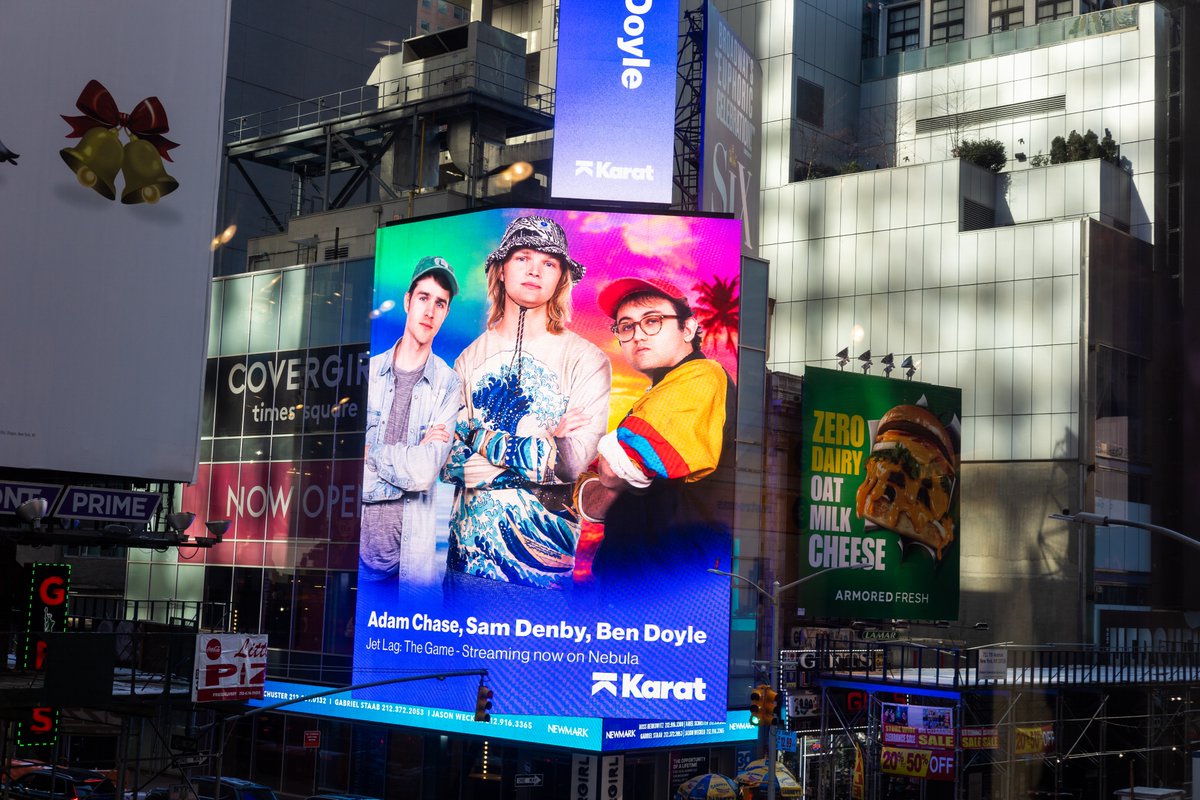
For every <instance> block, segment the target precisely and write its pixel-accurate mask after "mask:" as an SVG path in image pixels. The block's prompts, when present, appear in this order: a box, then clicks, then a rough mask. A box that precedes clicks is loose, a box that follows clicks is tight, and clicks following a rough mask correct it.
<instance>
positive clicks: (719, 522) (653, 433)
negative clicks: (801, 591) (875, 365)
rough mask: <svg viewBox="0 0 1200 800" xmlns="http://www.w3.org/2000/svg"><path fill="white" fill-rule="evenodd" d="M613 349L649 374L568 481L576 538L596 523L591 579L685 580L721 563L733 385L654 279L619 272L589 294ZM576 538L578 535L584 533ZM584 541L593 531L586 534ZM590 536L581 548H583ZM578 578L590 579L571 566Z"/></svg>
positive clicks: (680, 300)
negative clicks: (583, 469)
mask: <svg viewBox="0 0 1200 800" xmlns="http://www.w3.org/2000/svg"><path fill="white" fill-rule="evenodd" d="M597 302H598V304H599V306H600V309H601V310H602V311H603V312H604V313H605V314H606V315H607V316H609V317H611V318H612V320H613V325H612V332H613V333H614V334H615V335H616V337H617V342H618V343H619V344H620V347H621V354H622V355H623V356H624V357H625V360H626V361H627V362H629V365H630V366H632V367H633V368H634V369H636V370H638V371H639V372H641V373H642V374H643V375H645V376H646V377H647V378H649V379H650V388H649V389H647V391H646V394H644V395H642V396H641V397H639V398H638V399H637V400H636V401H634V404H633V406H632V408H630V411H629V413H628V414H627V415H626V417H625V419H623V420H622V421H621V424H620V425H619V426H617V428H616V430H614V431H612V432H610V433H608V434H606V435H605V436H604V437H603V438H602V439H601V440H600V443H599V445H598V450H599V458H597V460H596V463H595V464H594V465H593V467H594V470H593V471H590V472H588V473H585V474H584V475H583V476H582V477H580V479H579V481H578V482H577V484H576V494H575V509H576V511H577V512H578V513H579V514H580V516H581V517H582V519H583V521H584V523H585V524H584V528H585V531H586V532H587V533H591V532H592V531H594V530H595V526H597V525H602V526H603V538H602V541H600V542H599V549H598V550H597V551H596V554H595V559H594V562H593V572H594V574H595V576H596V579H597V580H599V581H601V582H603V583H605V584H608V585H612V584H613V583H616V582H622V581H624V582H625V583H626V585H627V586H629V587H635V588H636V587H637V586H639V585H640V586H644V585H645V583H644V582H645V581H646V580H653V579H656V578H657V579H660V580H661V579H663V578H665V577H666V576H667V575H669V574H670V573H672V572H674V573H676V574H683V575H688V574H692V573H695V572H698V571H701V570H703V569H704V568H706V567H711V566H714V562H715V561H717V560H720V561H721V562H722V563H727V562H725V561H724V560H725V559H727V558H728V555H729V547H730V539H729V537H730V522H731V520H730V509H731V508H732V506H731V505H730V501H731V500H732V497H733V494H732V489H733V480H734V474H733V463H734V462H733V457H734V451H733V441H734V439H733V437H734V410H735V408H736V405H737V398H736V390H735V388H734V384H733V381H732V380H731V379H730V377H729V375H728V374H727V373H726V372H725V370H724V368H723V367H721V365H720V364H718V363H717V362H716V361H713V360H710V359H708V358H706V357H705V356H704V354H703V353H702V352H701V350H700V334H701V331H700V329H699V325H698V323H697V320H696V318H695V315H694V314H693V312H692V309H691V306H690V305H689V304H688V300H687V297H686V295H685V294H684V293H683V292H682V291H680V290H679V289H678V288H676V287H675V286H673V285H671V284H670V283H667V282H666V281H662V280H658V279H656V278H633V277H628V278H620V279H618V280H615V281H613V282H612V283H610V284H608V285H607V286H605V287H604V288H603V289H602V290H601V291H600V294H599V296H598V298H597ZM585 535H587V534H585ZM594 538H599V537H598V536H596V537H594ZM594 538H593V537H592V536H588V538H587V540H586V545H585V546H581V547H585V548H586V549H590V548H591V547H594V546H595V541H594ZM577 578H578V579H579V580H581V581H583V582H586V581H588V580H589V579H590V576H589V575H587V574H586V572H584V573H577Z"/></svg>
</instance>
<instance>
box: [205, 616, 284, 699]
mask: <svg viewBox="0 0 1200 800" xmlns="http://www.w3.org/2000/svg"><path fill="white" fill-rule="evenodd" d="M195 663H196V669H195V676H194V680H193V681H192V702H193V703H208V702H213V701H216V700H261V699H262V697H263V686H264V681H265V679H266V675H267V637H266V634H241V633H215V634H213V633H202V634H200V635H198V636H197V637H196V662H195Z"/></svg>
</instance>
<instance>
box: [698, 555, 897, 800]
mask: <svg viewBox="0 0 1200 800" xmlns="http://www.w3.org/2000/svg"><path fill="white" fill-rule="evenodd" d="M873 566H874V564H872V563H870V562H863V563H861V564H853V565H851V566H847V567H829V568H827V569H823V570H820V571H819V572H814V573H813V574H811V575H805V576H804V577H803V578H801V579H799V580H796V581H792V582H791V583H785V584H784V585H783V586H780V585H779V581H773V582H772V583H771V587H772V589H771V591H767V590H766V589H764V588H763V587H761V586H759V585H758V584H757V583H755V582H754V581H752V580H750V579H749V578H747V577H745V576H744V575H738V574H737V573H736V572H726V571H725V570H722V569H714V568H711V567H710V568H709V569H708V571H709V572H711V573H712V574H713V575H724V576H725V577H727V578H734V579H736V580H739V581H741V582H743V583H745V584H746V585H747V586H750V587H751V588H753V589H755V590H757V591H758V593H759V594H761V595H762V596H763V597H765V598H766V599H767V601H768V602H769V603H770V604H771V662H770V663H771V677H770V683H771V689H775V688H777V687H778V686H779V597H780V596H781V595H782V594H783V593H784V592H786V591H787V590H788V589H794V588H795V587H797V586H799V585H800V584H802V583H808V582H809V581H811V580H813V579H814V578H819V577H821V576H822V575H824V574H825V573H827V572H836V571H838V570H843V569H866V568H868V567H873ZM775 735H776V733H775V727H774V725H772V726H771V727H769V728H768V729H767V763H766V771H765V772H764V775H765V777H766V781H767V800H775V784H776V782H777V779H776V777H775Z"/></svg>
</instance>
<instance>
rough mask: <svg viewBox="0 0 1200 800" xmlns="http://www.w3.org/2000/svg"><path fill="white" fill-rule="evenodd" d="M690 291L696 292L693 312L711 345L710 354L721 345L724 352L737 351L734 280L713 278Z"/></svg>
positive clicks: (736, 289)
mask: <svg viewBox="0 0 1200 800" xmlns="http://www.w3.org/2000/svg"><path fill="white" fill-rule="evenodd" d="M692 290H693V291H696V292H699V296H698V297H697V298H696V302H695V303H694V304H693V309H694V311H695V313H696V319H697V320H698V321H699V322H700V328H701V330H703V331H704V333H705V335H706V338H707V339H708V341H709V342H710V343H711V346H712V348H713V350H714V351H715V350H716V349H717V345H718V344H720V343H721V342H724V344H725V348H726V349H728V350H737V346H738V323H739V321H740V314H739V310H738V279H737V276H733V275H731V276H729V277H728V278H721V277H714V278H713V279H712V280H711V281H708V282H704V281H697V282H696V283H695V284H693V285H692Z"/></svg>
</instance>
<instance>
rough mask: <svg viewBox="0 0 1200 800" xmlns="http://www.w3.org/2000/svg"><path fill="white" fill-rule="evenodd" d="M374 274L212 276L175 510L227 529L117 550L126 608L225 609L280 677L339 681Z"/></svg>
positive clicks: (349, 598) (325, 269)
mask: <svg viewBox="0 0 1200 800" xmlns="http://www.w3.org/2000/svg"><path fill="white" fill-rule="evenodd" d="M373 270H374V262H373V261H372V260H359V261H350V262H337V263H330V264H321V265H318V266H315V267H311V268H309V267H298V268H289V269H284V270H278V271H272V272H261V273H254V274H248V275H242V276H237V277H231V278H225V279H218V280H216V281H214V283H213V290H212V322H211V326H210V336H209V346H208V355H209V360H208V370H207V377H206V391H205V405H204V410H203V417H202V422H201V427H202V431H201V433H202V436H201V441H202V449H201V452H202V457H201V463H200V466H199V474H198V477H197V480H196V482H195V483H194V484H191V485H189V486H187V487H186V488H185V489H184V491H183V493H182V500H181V503H182V506H183V507H186V508H187V509H188V510H192V511H195V513H196V515H197V517H198V518H199V519H208V520H213V519H228V520H230V521H231V523H232V524H231V526H230V529H229V531H228V533H227V534H226V535H225V539H224V541H223V542H222V543H221V544H219V545H217V546H215V547H213V548H212V549H209V550H202V549H189V548H181V549H179V550H178V551H168V552H165V553H157V552H153V551H148V550H134V551H130V559H129V568H128V596H129V598H130V599H132V600H140V599H149V598H161V597H174V598H176V599H180V600H210V601H214V602H222V603H229V604H230V608H231V615H232V616H231V619H232V622H233V626H234V629H235V630H238V631H246V632H263V633H267V634H268V635H269V637H270V645H271V649H272V650H271V673H272V674H273V675H278V676H280V677H283V676H288V677H293V678H297V679H301V680H325V681H343V682H344V681H346V680H347V679H348V677H349V668H350V642H351V637H352V636H353V621H352V620H353V607H354V593H355V589H356V584H357V573H356V569H357V565H358V556H357V553H358V486H359V483H360V479H361V469H362V466H361V465H362V448H363V434H362V431H363V425H364V419H365V416H364V412H363V411H362V409H363V408H364V399H365V391H366V382H365V380H364V378H365V375H364V372H363V371H364V369H365V363H366V351H367V343H368V341H369V337H370V313H371V296H372V291H373V281H374V273H373ZM356 343H358V344H356ZM152 567H153V569H152Z"/></svg>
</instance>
